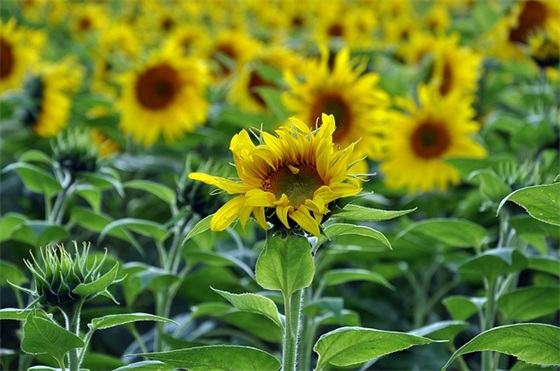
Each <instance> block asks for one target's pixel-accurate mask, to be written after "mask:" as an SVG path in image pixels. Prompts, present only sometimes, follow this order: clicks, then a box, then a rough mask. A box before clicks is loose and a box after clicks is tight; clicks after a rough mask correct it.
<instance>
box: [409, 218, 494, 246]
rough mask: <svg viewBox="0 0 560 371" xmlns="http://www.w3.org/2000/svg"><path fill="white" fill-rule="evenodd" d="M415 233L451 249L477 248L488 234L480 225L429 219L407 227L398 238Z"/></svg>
mask: <svg viewBox="0 0 560 371" xmlns="http://www.w3.org/2000/svg"><path fill="white" fill-rule="evenodd" d="M411 232H413V233H414V232H416V233H420V234H423V235H426V236H429V237H432V238H434V239H436V240H438V241H441V242H443V243H445V244H447V245H449V246H453V247H479V246H480V245H481V244H482V242H483V241H484V239H485V238H486V236H487V235H488V232H486V229H484V228H483V227H481V226H480V225H478V224H476V223H473V222H471V221H468V220H461V219H429V220H425V221H421V222H417V223H414V224H411V225H410V226H408V227H407V228H406V229H405V230H403V231H402V232H401V233H400V234H399V236H403V235H405V234H407V233H411Z"/></svg>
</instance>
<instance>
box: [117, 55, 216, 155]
mask: <svg viewBox="0 0 560 371" xmlns="http://www.w3.org/2000/svg"><path fill="white" fill-rule="evenodd" d="M206 80H207V71H206V68H205V66H204V64H202V63H201V62H200V61H198V60H195V59H189V58H185V57H182V56H181V51H180V50H174V49H172V48H163V49H162V50H160V51H159V52H157V53H154V54H153V55H152V56H151V58H150V59H149V60H148V62H147V63H146V64H144V65H142V66H141V67H140V68H138V69H137V70H135V71H131V72H128V73H125V74H123V75H122V76H121V78H120V82H121V86H122V96H121V98H120V101H119V103H118V106H119V108H120V110H121V122H120V126H121V129H122V130H123V132H124V133H125V134H129V135H131V136H132V138H133V140H134V141H136V142H141V143H142V144H144V145H145V146H151V145H152V144H154V143H155V142H156V140H157V139H158V137H159V135H160V134H163V137H164V138H165V140H166V141H168V142H171V141H173V140H175V139H177V138H179V137H181V136H182V135H183V134H184V132H186V131H193V130H194V129H195V128H196V127H197V126H198V125H201V124H202V123H204V121H205V120H206V117H207V115H208V108H209V103H208V101H207V100H206V98H205V93H206Z"/></svg>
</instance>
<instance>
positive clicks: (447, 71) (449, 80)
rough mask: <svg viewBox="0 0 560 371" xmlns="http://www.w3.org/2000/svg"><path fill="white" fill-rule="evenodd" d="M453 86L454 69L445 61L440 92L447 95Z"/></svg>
mask: <svg viewBox="0 0 560 371" xmlns="http://www.w3.org/2000/svg"><path fill="white" fill-rule="evenodd" d="M452 86H453V69H452V67H451V66H450V65H449V63H448V62H447V61H445V62H444V63H443V76H442V77H441V85H440V86H439V92H440V93H441V95H447V93H449V92H450V91H451V87H452Z"/></svg>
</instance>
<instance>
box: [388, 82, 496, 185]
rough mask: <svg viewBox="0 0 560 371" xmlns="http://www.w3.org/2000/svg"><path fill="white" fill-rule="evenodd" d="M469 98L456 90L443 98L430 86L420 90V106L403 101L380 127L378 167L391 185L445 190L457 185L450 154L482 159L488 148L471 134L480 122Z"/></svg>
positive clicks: (457, 180) (457, 156)
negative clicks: (381, 141)
mask: <svg viewBox="0 0 560 371" xmlns="http://www.w3.org/2000/svg"><path fill="white" fill-rule="evenodd" d="M471 100H472V99H468V98H465V97H464V96H461V95H460V94H448V95H446V96H441V95H440V94H439V92H438V91H437V90H433V89H430V88H429V87H428V86H420V87H419V88H418V101H419V102H418V104H416V103H415V102H414V100H413V99H412V98H411V99H408V100H404V101H402V102H401V105H402V108H403V109H404V110H406V111H407V112H400V111H394V112H392V114H391V115H390V116H389V120H388V121H389V122H388V124H387V125H386V126H385V127H384V128H383V133H384V149H385V151H384V158H383V160H382V163H381V165H380V170H381V173H383V174H384V175H385V183H386V184H387V186H388V187H390V188H396V189H399V188H406V189H407V190H408V191H409V192H417V191H422V192H427V191H431V190H433V189H439V190H446V189H447V188H448V187H449V185H450V184H457V183H459V180H460V177H459V171H458V170H457V169H456V168H454V167H453V166H452V165H450V164H449V163H447V162H445V159H448V158H483V157H485V156H486V150H485V149H484V147H483V146H482V145H480V144H479V143H477V142H476V141H474V140H473V139H472V138H471V137H470V136H471V135H473V134H476V133H477V132H478V129H479V124H478V123H477V122H475V121H473V117H474V115H475V112H474V110H473V109H472V108H471Z"/></svg>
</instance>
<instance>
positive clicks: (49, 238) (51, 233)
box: [11, 220, 68, 246]
mask: <svg viewBox="0 0 560 371" xmlns="http://www.w3.org/2000/svg"><path fill="white" fill-rule="evenodd" d="M67 237H68V231H67V230H66V229H64V228H63V227H61V226H60V225H58V224H55V223H51V222H47V221H44V220H26V221H24V222H23V223H21V224H20V225H19V226H18V227H17V228H15V229H13V230H12V235H11V238H12V239H14V240H17V241H20V242H25V243H27V244H29V245H32V246H43V245H46V244H48V243H51V242H59V241H61V240H64V239H66V238H67Z"/></svg>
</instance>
